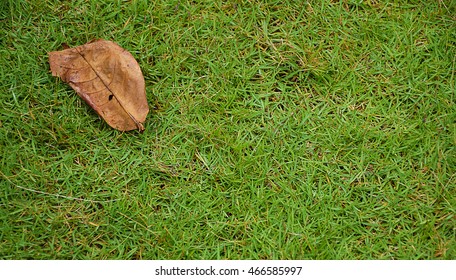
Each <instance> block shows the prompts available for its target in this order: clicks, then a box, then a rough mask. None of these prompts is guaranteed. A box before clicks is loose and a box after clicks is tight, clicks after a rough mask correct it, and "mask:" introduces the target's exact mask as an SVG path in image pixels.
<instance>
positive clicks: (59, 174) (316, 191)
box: [0, 0, 456, 259]
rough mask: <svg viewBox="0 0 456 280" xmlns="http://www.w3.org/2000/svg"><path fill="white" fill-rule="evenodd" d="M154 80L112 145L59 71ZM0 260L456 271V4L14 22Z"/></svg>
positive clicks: (135, 7) (0, 72)
mask: <svg viewBox="0 0 456 280" xmlns="http://www.w3.org/2000/svg"><path fill="white" fill-rule="evenodd" d="M96 38H104V39H107V40H112V41H115V42H117V43H118V44H119V45H120V46H122V47H123V48H125V49H127V50H128V51H130V52H131V53H132V54H133V56H134V57H135V58H136V60H137V61H138V63H139V65H140V66H141V69H142V72H143V74H144V77H145V80H146V91H147V98H148V102H149V105H150V107H151V112H150V113H149V115H148V117H147V120H146V122H145V125H144V126H145V131H144V132H143V133H138V132H137V131H131V132H119V131H116V130H114V129H112V128H111V127H109V126H108V125H107V124H106V123H105V122H104V121H103V120H102V119H100V118H99V117H98V116H97V114H96V113H95V112H94V111H93V110H92V109H91V108H90V107H89V106H88V105H86V104H85V103H84V101H83V100H82V99H81V98H79V97H78V96H77V94H76V93H75V92H74V91H73V90H72V89H71V88H70V87H69V86H68V85H67V84H65V83H64V82H62V81H61V80H60V79H58V78H55V77H52V76H51V73H50V70H49V64H48V52H50V51H54V50H61V49H62V44H64V43H66V44H68V45H70V46H77V45H81V44H85V43H87V42H88V41H91V40H93V39H96ZM0 65H1V67H0V106H1V111H0V157H1V159H0V168H1V169H0V258H1V259H456V216H455V210H456V168H455V167H456V150H455V146H456V110H455V108H456V107H455V96H456V95H455V84H456V82H455V68H456V2H455V1H451V0H431V1H430V0H421V1H420V0H409V1H405V0H404V1H401V0H394V1H393V0H388V1H377V0H368V1H362V0H346V1H329V0H324V1H317V0H309V1H293V0H280V1H276V0H268V1H259V0H251V1H242V0H237V1H218V0H205V1H186V0H183V1H177V0H171V1H140V0H138V1H134V0H132V1H120V0H119V1H82V0H79V1H52V0H41V1H40V0H36V1H33V0H29V1H25V0H6V1H5V0H3V1H1V3H0Z"/></svg>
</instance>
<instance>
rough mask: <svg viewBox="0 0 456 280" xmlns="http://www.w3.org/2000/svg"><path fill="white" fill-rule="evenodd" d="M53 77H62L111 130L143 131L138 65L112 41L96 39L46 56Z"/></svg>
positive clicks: (142, 89) (141, 80) (141, 81)
mask: <svg viewBox="0 0 456 280" xmlns="http://www.w3.org/2000/svg"><path fill="white" fill-rule="evenodd" d="M49 64H50V66H51V72H52V75H53V76H58V77H60V78H62V80H63V81H65V82H66V83H68V84H69V85H70V86H71V87H72V88H73V89H74V90H75V91H76V92H77V94H78V95H79V96H80V97H81V98H82V99H84V101H85V102H86V103H87V104H89V105H90V106H91V107H92V108H93V109H94V110H95V111H96V112H97V113H98V114H99V115H100V116H101V117H102V118H103V119H104V120H105V121H106V122H107V123H108V124H109V125H110V126H111V127H113V128H115V129H118V130H121V131H127V130H133V129H138V130H139V131H143V130H144V126H143V123H144V121H145V120H146V116H147V114H148V113H149V106H148V105H147V99H146V90H145V83H144V77H143V75H142V72H141V69H140V68H139V64H138V62H137V61H136V60H135V59H134V57H133V56H132V55H131V54H130V53H129V52H128V51H126V50H124V49H123V48H121V47H120V46H119V45H117V44H116V43H114V42H111V41H106V40H97V41H94V42H89V43H87V44H85V45H82V46H77V47H74V48H71V49H65V50H63V51H55V52H50V53H49Z"/></svg>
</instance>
